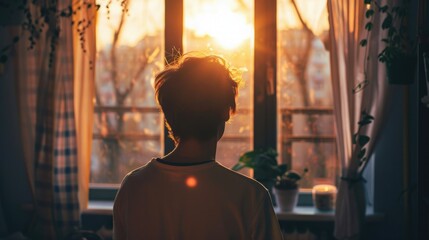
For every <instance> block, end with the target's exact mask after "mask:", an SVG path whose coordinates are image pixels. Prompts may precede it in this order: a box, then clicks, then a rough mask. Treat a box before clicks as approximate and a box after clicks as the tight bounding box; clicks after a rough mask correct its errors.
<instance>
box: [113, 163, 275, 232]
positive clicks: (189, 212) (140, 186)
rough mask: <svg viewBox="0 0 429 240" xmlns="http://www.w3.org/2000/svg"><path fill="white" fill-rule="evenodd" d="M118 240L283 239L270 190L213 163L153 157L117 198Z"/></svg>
mask: <svg viewBox="0 0 429 240" xmlns="http://www.w3.org/2000/svg"><path fill="white" fill-rule="evenodd" d="M113 231H114V239H116V240H123V239H130V240H137V239H149V240H151V239H154V240H158V239H159V240H164V239H165V240H169V239H189V240H194V239H195V240H199V239H202V240H209V239H216V240H220V239H231V240H238V239H246V240H248V239H261V240H269V239H273V240H277V239H282V234H281V231H280V227H279V223H278V220H277V217H276V215H275V213H274V210H273V207H272V203H271V199H270V196H269V194H268V191H267V189H266V188H264V187H263V186H262V185H261V184H260V183H258V182H257V181H255V180H253V179H251V178H248V177H245V176H243V175H241V174H239V173H236V172H234V171H231V170H229V169H227V168H225V167H224V166H222V165H220V164H219V163H217V162H215V161H213V162H208V163H204V164H199V165H192V166H172V165H167V164H163V163H160V162H158V161H157V160H155V159H153V160H151V161H150V162H149V163H148V164H146V165H145V166H143V167H141V168H138V169H136V170H134V171H132V172H131V173H129V174H128V175H127V176H126V177H125V179H124V180H123V182H122V186H121V188H120V189H119V192H118V194H117V196H116V199H115V204H114V208H113Z"/></svg>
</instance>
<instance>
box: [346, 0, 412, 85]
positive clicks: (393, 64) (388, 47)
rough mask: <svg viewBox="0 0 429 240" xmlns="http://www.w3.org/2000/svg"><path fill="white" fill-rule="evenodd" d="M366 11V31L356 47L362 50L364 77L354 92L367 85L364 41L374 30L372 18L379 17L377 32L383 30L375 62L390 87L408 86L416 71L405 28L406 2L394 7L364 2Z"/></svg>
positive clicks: (375, 2)
mask: <svg viewBox="0 0 429 240" xmlns="http://www.w3.org/2000/svg"><path fill="white" fill-rule="evenodd" d="M365 3H366V4H369V6H370V7H369V8H368V9H367V10H366V12H365V17H366V18H367V19H368V22H367V23H366V24H365V29H366V30H367V35H366V38H364V39H362V40H361V41H360V45H361V46H362V47H365V48H366V49H365V60H364V61H365V62H364V69H365V70H364V74H365V80H364V81H365V83H364V84H359V85H358V86H357V87H356V88H355V89H354V90H355V91H357V90H359V89H360V88H362V87H364V86H365V85H366V84H367V83H368V80H367V76H366V75H367V70H366V69H367V68H368V66H367V65H368V58H369V57H368V54H369V49H368V39H369V33H370V31H371V30H372V29H373V28H374V23H373V16H374V15H375V14H381V15H382V19H381V26H380V27H381V31H385V33H386V36H385V37H383V38H382V39H381V41H382V42H383V43H384V48H383V49H382V50H381V51H380V52H379V53H378V56H377V57H378V61H380V62H382V63H384V64H385V66H386V73H387V79H388V81H389V83H391V84H411V83H412V82H413V80H414V74H415V70H416V61H417V55H416V48H415V44H414V43H413V42H412V40H411V39H410V37H409V32H408V26H410V24H409V23H408V20H409V19H408V17H407V12H408V5H409V1H408V0H404V1H402V3H399V4H398V5H393V6H389V5H387V4H386V5H383V6H381V5H380V4H379V3H378V1H375V0H365Z"/></svg>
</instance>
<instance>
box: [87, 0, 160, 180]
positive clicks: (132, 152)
mask: <svg viewBox="0 0 429 240" xmlns="http://www.w3.org/2000/svg"><path fill="white" fill-rule="evenodd" d="M110 2H111V3H110V4H109V5H106V4H105V3H104V4H102V5H101V8H100V9H99V12H98V14H99V16H98V19H97V62H96V81H95V83H96V92H95V109H94V134H93V145H92V159H91V183H95V184H105V183H110V184H118V183H120V182H121V180H122V178H123V177H124V176H125V174H126V173H128V172H129V171H130V170H132V169H134V168H137V167H138V166H141V165H142V164H144V163H146V162H147V161H148V160H150V159H151V158H152V157H154V156H159V155H160V154H161V153H162V146H163V144H162V139H163V137H162V119H161V114H160V112H159V110H158V108H157V106H156V103H155V98H154V91H153V87H152V82H153V77H154V72H156V71H158V70H159V69H161V68H162V67H163V64H164V62H163V57H164V50H163V49H164V46H163V45H164V44H163V42H164V41H163V40H164V14H163V9H164V4H163V3H162V1H157V0H145V1H135V0H134V1H110ZM121 4H125V5H124V6H122V7H121Z"/></svg>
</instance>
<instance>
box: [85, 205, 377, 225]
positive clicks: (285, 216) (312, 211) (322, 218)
mask: <svg viewBox="0 0 429 240" xmlns="http://www.w3.org/2000/svg"><path fill="white" fill-rule="evenodd" d="M274 210H275V212H276V215H277V218H278V219H279V220H280V221H305V222H312V221H313V222H333V221H334V219H335V213H334V211H329V212H321V211H318V210H316V208H314V207H313V206H297V207H295V209H294V210H293V211H292V212H281V211H280V210H279V209H278V208H275V209H274ZM112 211H113V201H89V203H88V209H86V210H84V211H83V212H84V213H85V214H96V215H112ZM382 219H383V214H382V213H375V212H374V211H373V209H372V207H369V206H368V207H367V210H366V220H367V221H368V222H377V221H381V220H382Z"/></svg>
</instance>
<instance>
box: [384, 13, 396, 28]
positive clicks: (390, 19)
mask: <svg viewBox="0 0 429 240" xmlns="http://www.w3.org/2000/svg"><path fill="white" fill-rule="evenodd" d="M392 22H393V17H392V14H390V13H388V14H387V16H386V18H385V19H384V20H383V23H381V29H383V30H385V29H388V28H390V27H392Z"/></svg>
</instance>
